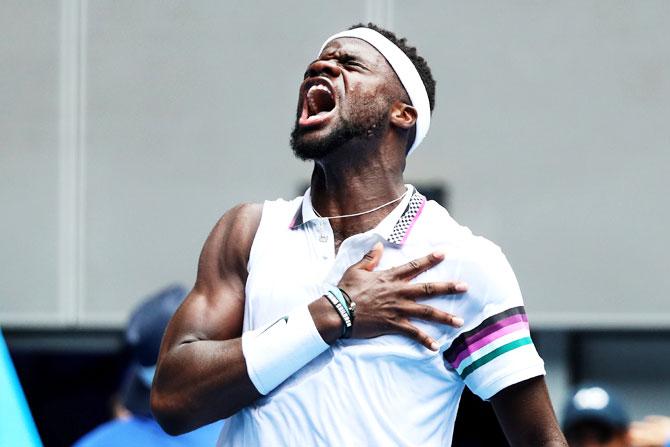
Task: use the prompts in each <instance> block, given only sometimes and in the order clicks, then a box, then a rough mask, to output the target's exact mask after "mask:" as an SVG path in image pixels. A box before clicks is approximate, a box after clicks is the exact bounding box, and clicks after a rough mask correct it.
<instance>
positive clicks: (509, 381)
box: [444, 247, 545, 399]
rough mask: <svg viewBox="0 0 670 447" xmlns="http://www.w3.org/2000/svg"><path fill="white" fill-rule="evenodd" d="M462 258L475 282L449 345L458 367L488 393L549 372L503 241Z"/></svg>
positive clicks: (451, 361) (452, 364) (464, 271)
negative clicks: (500, 243)
mask: <svg viewBox="0 0 670 447" xmlns="http://www.w3.org/2000/svg"><path fill="white" fill-rule="evenodd" d="M483 253H484V254H483V255H482V254H481V252H480V255H478V256H477V257H474V258H467V259H464V260H463V261H462V262H461V274H460V275H459V276H460V278H461V279H462V280H464V281H466V282H467V283H468V285H469V290H468V293H467V294H466V296H464V297H463V299H462V301H461V302H462V303H463V304H462V307H461V308H460V309H458V311H460V312H461V315H463V317H464V320H465V324H464V326H463V327H462V328H460V330H459V331H457V332H456V333H455V334H454V336H453V338H452V340H451V343H450V344H449V345H448V348H447V349H446V350H445V351H444V360H445V365H446V366H447V368H450V369H453V370H454V371H455V372H456V373H457V374H458V375H459V376H460V378H461V380H463V381H464V382H465V384H466V385H467V386H468V388H470V390H472V392H473V393H475V394H477V395H478V396H479V397H481V398H482V399H489V398H491V397H492V396H493V395H494V394H496V393H497V392H499V391H500V390H502V389H504V388H506V387H508V386H510V385H513V384H515V383H518V382H521V381H523V380H526V379H530V378H531V377H537V376H540V375H544V374H545V370H544V362H543V361H542V359H541V358H540V356H539V355H538V353H537V350H536V349H535V346H534V345H533V341H532V339H531V336H530V330H529V326H528V317H527V316H526V311H525V308H524V306H523V299H522V297H521V291H520V290H519V285H518V283H517V280H516V277H515V275H514V272H513V271H512V268H511V267H510V265H509V263H508V262H507V259H506V258H505V256H504V255H503V254H502V252H501V251H500V249H499V248H498V247H494V248H492V249H487V250H485V251H484V252H483Z"/></svg>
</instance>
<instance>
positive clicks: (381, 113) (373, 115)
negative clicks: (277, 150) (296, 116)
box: [291, 107, 388, 161]
mask: <svg viewBox="0 0 670 447" xmlns="http://www.w3.org/2000/svg"><path fill="white" fill-rule="evenodd" d="M363 109H364V110H365V108H363ZM373 110H374V112H372V111H369V109H368V113H366V116H364V117H360V119H357V120H356V122H354V121H352V120H348V119H346V118H344V117H342V116H340V124H339V125H338V126H337V127H336V128H335V129H334V130H333V131H332V132H330V133H329V134H328V135H326V136H324V137H322V138H319V139H311V140H310V139H308V138H306V137H305V134H307V133H309V129H303V128H301V127H300V126H298V122H297V121H296V123H295V127H294V128H293V131H292V132H291V147H292V148H293V153H294V154H295V156H296V157H298V158H299V159H301V160H303V161H307V160H319V159H322V158H324V157H326V156H328V155H330V154H332V153H334V152H335V151H337V150H338V149H339V148H341V147H342V146H345V145H347V144H348V143H350V142H352V141H354V140H372V139H374V138H376V137H378V136H381V135H382V133H383V130H384V126H385V124H386V121H387V120H388V117H387V114H388V110H387V109H386V110H385V109H384V108H383V107H374V108H373Z"/></svg>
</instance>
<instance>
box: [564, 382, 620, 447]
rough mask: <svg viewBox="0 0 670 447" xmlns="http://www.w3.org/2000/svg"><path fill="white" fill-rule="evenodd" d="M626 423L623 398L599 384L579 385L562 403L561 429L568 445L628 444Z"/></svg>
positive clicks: (601, 446) (610, 446)
mask: <svg viewBox="0 0 670 447" xmlns="http://www.w3.org/2000/svg"><path fill="white" fill-rule="evenodd" d="M629 426H630V416H629V413H628V410H627V409H626V407H625V406H624V404H623V402H622V401H621V400H620V399H619V398H618V397H617V396H616V395H614V394H613V393H612V391H611V390H608V389H606V388H604V387H603V386H600V385H595V384H585V385H581V386H579V387H578V388H577V389H576V390H575V392H574V393H573V394H572V396H571V397H570V400H569V401H568V403H567V405H566V407H565V411H564V416H563V433H565V437H566V439H567V440H568V444H570V447H631V446H632V445H633V444H632V443H631V438H630V435H629V431H628V429H629Z"/></svg>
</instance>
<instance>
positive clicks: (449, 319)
mask: <svg viewBox="0 0 670 447" xmlns="http://www.w3.org/2000/svg"><path fill="white" fill-rule="evenodd" d="M404 311H405V315H406V316H408V317H413V318H418V319H420V320H425V321H435V322H437V323H443V324H448V325H449V326H453V327H461V326H463V319H462V318H460V317H457V316H455V315H452V314H450V313H447V312H443V311H441V310H439V309H437V308H435V307H433V306H426V305H424V304H416V303H408V304H407V305H406V306H405V308H404Z"/></svg>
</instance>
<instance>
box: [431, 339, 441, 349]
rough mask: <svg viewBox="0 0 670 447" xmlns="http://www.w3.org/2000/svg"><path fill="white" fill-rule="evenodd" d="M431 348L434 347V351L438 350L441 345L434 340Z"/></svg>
mask: <svg viewBox="0 0 670 447" xmlns="http://www.w3.org/2000/svg"><path fill="white" fill-rule="evenodd" d="M430 349H432V350H433V351H438V350H439V349H440V345H438V344H437V342H436V341H434V342H432V343H431V344H430Z"/></svg>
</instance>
